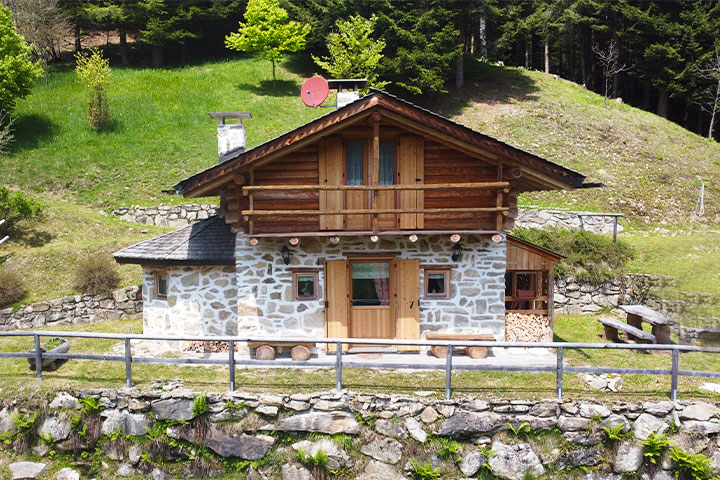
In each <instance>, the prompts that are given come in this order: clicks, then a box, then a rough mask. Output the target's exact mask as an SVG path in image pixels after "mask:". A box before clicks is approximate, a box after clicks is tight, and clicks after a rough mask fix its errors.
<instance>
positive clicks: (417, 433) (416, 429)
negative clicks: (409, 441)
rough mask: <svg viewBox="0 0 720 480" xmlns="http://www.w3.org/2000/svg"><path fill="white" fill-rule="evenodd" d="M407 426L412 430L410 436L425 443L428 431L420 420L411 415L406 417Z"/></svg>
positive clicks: (409, 430)
mask: <svg viewBox="0 0 720 480" xmlns="http://www.w3.org/2000/svg"><path fill="white" fill-rule="evenodd" d="M405 428H407V430H408V432H410V436H411V437H413V438H414V439H415V440H417V441H418V442H420V443H425V440H427V432H425V430H423V428H422V425H421V424H420V422H418V421H417V420H415V419H414V418H412V417H409V418H406V419H405Z"/></svg>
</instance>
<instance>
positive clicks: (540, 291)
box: [115, 90, 585, 346]
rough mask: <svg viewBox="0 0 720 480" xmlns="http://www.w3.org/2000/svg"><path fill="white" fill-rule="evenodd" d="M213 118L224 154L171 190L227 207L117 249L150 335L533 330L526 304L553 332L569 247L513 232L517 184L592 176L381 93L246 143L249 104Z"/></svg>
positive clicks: (539, 185)
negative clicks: (137, 281) (134, 275)
mask: <svg viewBox="0 0 720 480" xmlns="http://www.w3.org/2000/svg"><path fill="white" fill-rule="evenodd" d="M214 115H215V117H217V118H218V119H220V122H221V123H220V125H219V127H218V133H219V153H220V163H219V164H217V165H215V166H213V167H211V168H208V169H207V170H205V171H202V172H200V173H197V174H195V175H193V176H191V177H189V178H187V179H185V180H183V181H181V182H179V183H178V184H177V185H175V186H174V189H175V191H176V192H177V193H178V194H179V195H183V196H184V197H185V198H189V199H190V198H199V197H219V199H220V205H221V212H222V214H221V215H219V216H216V217H212V218H210V219H207V220H202V221H199V222H197V223H195V224H193V225H191V226H189V227H186V228H184V229H181V230H179V231H176V232H173V233H170V234H167V235H163V236H161V237H158V238H155V239H151V240H148V241H145V242H141V243H139V244H137V245H134V246H131V247H128V248H126V249H124V250H122V251H120V252H117V253H116V254H115V258H116V260H117V261H118V262H120V263H136V264H140V265H142V267H143V298H144V312H143V314H144V322H145V332H148V333H154V334H158V333H173V334H185V335H190V334H204V335H214V334H218V335H219V334H232V335H235V334H239V335H253V336H301V337H308V338H312V339H322V338H327V337H349V338H356V337H358V338H359V337H365V338H389V339H420V338H425V336H426V335H427V333H428V332H444V333H477V334H480V333H482V334H490V335H492V336H493V338H495V339H497V340H502V339H504V338H506V336H507V338H511V339H515V338H519V339H524V338H525V336H523V335H520V334H518V333H517V332H515V333H513V332H510V331H509V330H508V331H507V332H506V328H505V327H506V314H507V315H510V314H515V317H514V323H513V325H515V327H513V328H520V329H522V323H523V320H522V319H523V318H525V317H522V316H520V317H518V316H517V315H524V314H527V315H529V316H532V317H533V318H534V319H536V320H537V319H539V320H540V322H541V324H542V327H541V331H539V332H537V331H536V332H535V333H534V334H533V335H535V336H534V337H533V336H532V335H531V337H532V338H530V340H537V339H548V337H549V338H551V335H552V326H551V322H552V281H553V280H552V279H553V275H552V269H553V262H555V261H557V260H559V258H560V257H558V256H557V255H555V254H553V253H552V252H549V251H547V250H544V249H541V248H539V247H536V246H534V245H531V244H529V243H527V242H524V241H522V240H519V239H515V238H512V237H510V236H509V235H508V234H507V232H508V231H509V230H511V229H512V228H513V225H514V218H515V216H516V214H517V196H518V195H519V194H520V193H522V192H530V191H538V190H559V189H564V190H569V189H574V188H581V187H583V183H584V180H585V177H584V175H582V174H580V173H577V172H574V171H572V170H570V169H567V168H565V167H562V166H560V165H557V164H555V163H552V162H550V161H547V160H545V159H543V158H540V157H538V156H536V155H533V154H531V153H528V152H525V151H522V150H520V149H517V148H515V147H512V146H510V145H507V144H505V143H503V142H501V141H499V140H496V139H494V138H491V137H488V136H486V135H483V134H481V133H478V132H476V131H473V130H471V129H469V128H467V127H465V126H463V125H460V124H457V123H455V122H453V121H451V120H449V119H447V118H444V117H442V116H440V115H437V114H435V113H432V112H430V111H428V110H425V109H423V108H420V107H418V106H416V105H413V104H411V103H408V102H407V101H404V100H401V99H399V98H397V97H395V96H393V95H390V94H388V93H386V92H382V91H378V90H371V91H370V93H369V94H368V95H365V96H363V97H362V98H359V99H357V100H356V101H353V102H351V103H348V104H347V105H344V106H342V107H340V108H338V109H337V110H334V111H332V112H331V113H329V114H327V115H325V116H323V117H321V118H318V119H317V120H314V121H312V122H310V123H308V124H306V125H303V126H301V127H298V128H296V129H295V130H292V131H290V132H288V133H286V134H284V135H281V136H279V137H277V138H275V139H272V140H270V141H268V142H266V143H264V144H262V145H259V146H257V147H255V148H252V149H248V150H245V149H244V148H243V147H244V130H243V127H242V120H243V119H245V118H249V115H248V114H229V113H220V114H214ZM229 118H236V119H237V120H238V123H235V124H227V123H226V120H227V119H229ZM518 318H519V319H520V320H519V321H518ZM518 325H519V326H518ZM513 335H515V336H513ZM321 345H324V344H321V343H318V346H321Z"/></svg>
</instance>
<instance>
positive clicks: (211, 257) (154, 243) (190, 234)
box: [113, 215, 235, 266]
mask: <svg viewBox="0 0 720 480" xmlns="http://www.w3.org/2000/svg"><path fill="white" fill-rule="evenodd" d="M113 256H114V257H115V261H116V262H118V263H136V264H141V265H167V266H174V265H178V266H182V265H195V266H204V265H235V234H234V233H232V232H231V231H230V225H228V224H226V223H225V218H224V217H221V216H218V215H216V216H214V217H210V218H208V219H206V220H200V221H198V222H195V223H193V224H192V225H189V226H187V227H185V228H181V229H180V230H176V231H174V232H171V233H167V234H165V235H162V236H160V237H155V238H151V239H150V240H145V241H143V242H140V243H136V244H135V245H132V246H130V247H127V248H124V249H122V250H120V251H119V252H115V253H114V254H113Z"/></svg>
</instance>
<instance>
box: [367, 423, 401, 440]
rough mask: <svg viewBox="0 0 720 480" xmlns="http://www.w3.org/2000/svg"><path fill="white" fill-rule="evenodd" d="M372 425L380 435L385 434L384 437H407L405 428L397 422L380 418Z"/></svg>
mask: <svg viewBox="0 0 720 480" xmlns="http://www.w3.org/2000/svg"><path fill="white" fill-rule="evenodd" d="M373 427H374V428H375V431H376V432H378V433H379V434H380V435H385V436H386V437H392V438H397V439H405V438H408V434H407V430H405V428H404V427H403V426H402V425H401V424H400V423H397V422H392V421H390V420H384V419H380V420H378V421H376V422H375V424H374V425H373Z"/></svg>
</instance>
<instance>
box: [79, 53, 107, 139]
mask: <svg viewBox="0 0 720 480" xmlns="http://www.w3.org/2000/svg"><path fill="white" fill-rule="evenodd" d="M75 59H76V61H77V66H76V67H75V71H76V72H77V75H78V77H79V78H80V80H82V82H83V83H85V86H86V87H87V88H88V91H89V100H88V115H87V120H88V123H89V124H90V126H91V127H92V128H94V129H95V130H100V129H102V128H105V127H108V126H109V125H110V108H109V105H108V99H107V87H108V85H110V61H109V60H108V59H107V58H104V57H103V56H102V53H100V51H99V50H91V52H90V53H89V54H88V53H82V52H81V53H78V54H76V55H75Z"/></svg>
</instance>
